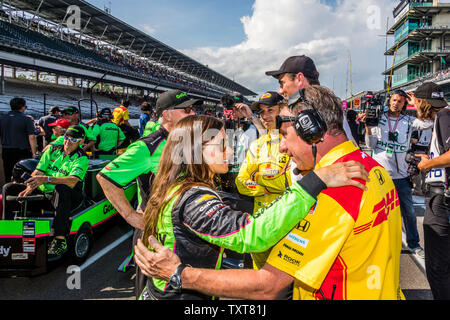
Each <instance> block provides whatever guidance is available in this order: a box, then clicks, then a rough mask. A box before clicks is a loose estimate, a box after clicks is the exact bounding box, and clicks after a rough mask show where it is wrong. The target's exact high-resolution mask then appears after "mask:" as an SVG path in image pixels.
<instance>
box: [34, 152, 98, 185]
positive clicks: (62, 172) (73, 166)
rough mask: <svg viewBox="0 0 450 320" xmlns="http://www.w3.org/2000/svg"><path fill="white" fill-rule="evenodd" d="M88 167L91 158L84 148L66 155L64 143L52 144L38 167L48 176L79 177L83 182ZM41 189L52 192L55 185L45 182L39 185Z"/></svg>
mask: <svg viewBox="0 0 450 320" xmlns="http://www.w3.org/2000/svg"><path fill="white" fill-rule="evenodd" d="M88 167H89V159H88V157H87V155H86V153H85V152H84V151H83V150H82V149H80V148H78V149H77V150H75V151H74V152H72V153H71V154H69V155H66V156H64V146H63V145H50V147H49V148H48V149H47V150H46V151H45V152H44V154H43V155H42V157H41V160H40V161H39V163H38V165H37V167H36V169H37V170H39V171H42V172H43V173H44V175H45V176H48V177H54V178H61V177H77V178H78V179H79V180H80V182H82V181H83V179H84V177H85V175H86V171H87V169H88ZM39 189H40V190H41V191H42V192H44V193H52V192H53V190H54V189H55V185H52V184H44V185H41V186H39Z"/></svg>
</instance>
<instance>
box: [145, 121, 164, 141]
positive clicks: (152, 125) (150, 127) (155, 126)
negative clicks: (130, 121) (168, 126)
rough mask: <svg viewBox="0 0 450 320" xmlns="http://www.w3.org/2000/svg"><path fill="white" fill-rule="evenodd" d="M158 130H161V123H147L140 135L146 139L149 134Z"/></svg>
mask: <svg viewBox="0 0 450 320" xmlns="http://www.w3.org/2000/svg"><path fill="white" fill-rule="evenodd" d="M159 128H161V123H159V122H153V121H149V122H147V124H146V125H145V129H144V133H143V134H142V136H143V137H146V136H148V135H149V134H152V133H153V132H155V131H157V130H159Z"/></svg>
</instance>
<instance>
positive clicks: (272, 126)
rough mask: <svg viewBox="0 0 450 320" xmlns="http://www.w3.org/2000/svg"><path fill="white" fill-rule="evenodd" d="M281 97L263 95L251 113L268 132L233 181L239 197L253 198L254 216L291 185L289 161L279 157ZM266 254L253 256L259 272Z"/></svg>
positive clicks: (251, 149)
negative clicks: (256, 115)
mask: <svg viewBox="0 0 450 320" xmlns="http://www.w3.org/2000/svg"><path fill="white" fill-rule="evenodd" d="M282 101H283V97H282V96H280V95H279V94H278V93H276V92H266V93H265V94H263V95H262V96H261V98H260V99H259V101H258V102H256V103H254V104H253V105H252V110H253V111H256V110H258V111H259V113H260V116H261V122H262V123H263V125H264V127H265V128H266V130H267V131H268V133H267V134H266V135H263V136H262V137H260V138H259V139H258V140H256V141H254V142H253V143H252V144H251V145H250V148H249V150H248V152H247V156H246V159H245V161H244V162H243V163H242V166H241V168H240V170H239V174H238V176H237V178H236V186H237V189H238V191H239V193H241V194H243V195H246V196H250V197H254V212H257V211H258V210H259V209H261V208H265V207H267V206H268V205H269V204H270V203H272V202H273V201H274V200H276V199H277V198H278V197H280V196H281V195H282V194H283V193H284V191H285V189H286V187H288V186H289V185H290V184H291V173H290V170H289V166H290V163H291V159H290V157H289V156H288V155H287V154H286V153H280V151H279V146H280V141H281V136H280V134H279V132H278V130H276V116H277V115H278V114H279V113H280V108H281V107H282ZM268 255H269V252H264V253H258V254H252V258H253V262H254V267H255V268H256V269H259V268H261V267H262V266H263V265H264V263H265V261H266V259H267V257H268Z"/></svg>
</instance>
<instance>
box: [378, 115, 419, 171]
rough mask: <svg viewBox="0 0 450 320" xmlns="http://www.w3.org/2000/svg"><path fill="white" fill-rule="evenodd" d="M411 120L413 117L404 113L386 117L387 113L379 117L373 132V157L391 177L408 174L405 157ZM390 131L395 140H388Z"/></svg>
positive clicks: (409, 141) (408, 143)
mask: <svg viewBox="0 0 450 320" xmlns="http://www.w3.org/2000/svg"><path fill="white" fill-rule="evenodd" d="M413 120H415V118H412V117H409V116H405V115H400V117H399V118H392V117H388V116H387V113H384V114H383V115H382V116H381V118H380V122H379V124H378V127H377V130H376V133H375V135H376V137H377V145H376V147H375V149H374V153H373V158H374V159H375V160H376V161H377V162H378V163H380V164H381V165H382V166H383V167H384V168H385V169H386V170H387V171H388V172H389V175H390V176H391V177H392V179H403V178H406V177H408V176H409V173H408V164H407V163H406V161H405V158H406V153H407V152H408V150H409V148H410V143H411V135H412V132H413V127H412V122H413ZM388 121H390V125H389V123H388ZM390 131H392V132H393V133H394V135H395V141H390V140H389V132H390Z"/></svg>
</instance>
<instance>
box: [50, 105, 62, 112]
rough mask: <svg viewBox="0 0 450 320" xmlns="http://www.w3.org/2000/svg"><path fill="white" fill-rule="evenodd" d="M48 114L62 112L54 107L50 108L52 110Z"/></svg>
mask: <svg viewBox="0 0 450 320" xmlns="http://www.w3.org/2000/svg"><path fill="white" fill-rule="evenodd" d="M48 112H49V113H56V112H61V110H60V109H59V108H58V107H56V106H53V107H51V108H50V110H48Z"/></svg>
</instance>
